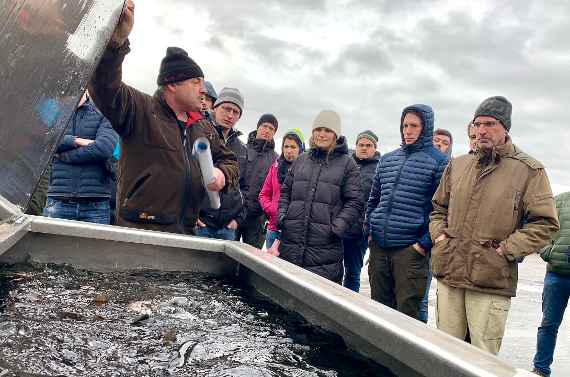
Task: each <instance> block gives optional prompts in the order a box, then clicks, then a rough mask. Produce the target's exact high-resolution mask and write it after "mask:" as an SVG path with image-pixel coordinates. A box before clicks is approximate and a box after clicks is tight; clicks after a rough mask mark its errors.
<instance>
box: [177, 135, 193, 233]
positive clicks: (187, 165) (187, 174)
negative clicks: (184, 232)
mask: <svg viewBox="0 0 570 377" xmlns="http://www.w3.org/2000/svg"><path fill="white" fill-rule="evenodd" d="M179 127H180V128H181V131H180V135H181V137H182V154H183V155H184V194H183V195H182V203H181V206H180V208H181V210H180V216H179V218H178V223H179V224H180V225H181V226H182V227H184V214H185V213H186V208H187V206H188V193H189V191H190V158H189V157H188V138H187V129H186V127H182V126H180V125H179Z"/></svg>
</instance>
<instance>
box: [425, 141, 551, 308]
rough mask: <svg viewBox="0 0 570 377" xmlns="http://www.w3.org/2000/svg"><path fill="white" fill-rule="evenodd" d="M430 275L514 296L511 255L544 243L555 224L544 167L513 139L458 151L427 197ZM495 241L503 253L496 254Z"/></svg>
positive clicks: (519, 255)
mask: <svg viewBox="0 0 570 377" xmlns="http://www.w3.org/2000/svg"><path fill="white" fill-rule="evenodd" d="M433 207H434V210H433V212H432V214H431V221H430V234H431V236H432V239H433V240H434V241H435V239H437V238H438V237H439V236H440V235H441V234H443V233H445V234H447V236H448V238H447V239H444V240H442V241H439V242H437V243H435V242H434V247H433V249H432V267H433V274H434V276H435V277H436V278H437V279H438V280H440V281H442V282H444V283H446V284H447V285H450V286H452V287H457V288H465V289H471V290H476V291H480V292H485V293H492V294H499V295H503V296H509V297H510V296H515V295H516V288H517V281H518V266H517V265H518V264H517V260H520V259H521V258H522V257H524V256H526V255H528V254H531V253H535V252H536V251H537V250H540V249H541V248H542V247H544V246H545V245H547V244H548V242H549V241H550V239H551V237H552V235H553V234H554V233H555V232H556V231H558V229H559V227H560V224H559V222H558V217H557V216H556V208H555V205H554V198H553V195H552V190H551V188H550V183H549V181H548V178H547V176H546V173H545V171H544V167H543V166H542V165H541V164H540V163H539V162H538V161H536V160H535V159H533V158H532V157H530V156H528V155H527V154H525V153H524V152H522V151H521V150H520V149H518V148H517V147H516V146H515V145H513V144H512V142H511V140H510V138H509V139H508V140H507V142H506V144H504V145H501V146H499V147H496V148H494V149H493V151H492V154H490V155H486V156H485V155H483V154H482V153H481V152H478V153H476V154H470V155H464V156H460V157H458V158H454V159H453V160H452V161H451V162H450V163H449V165H448V166H447V168H446V170H445V172H444V175H443V177H442V179H441V182H440V184H439V187H438V189H437V191H436V193H435V195H434V197H433ZM499 246H501V248H502V249H503V250H504V256H501V255H499V254H498V253H497V248H498V247H499Z"/></svg>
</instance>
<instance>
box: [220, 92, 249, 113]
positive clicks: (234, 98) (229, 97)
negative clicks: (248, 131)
mask: <svg viewBox="0 0 570 377" xmlns="http://www.w3.org/2000/svg"><path fill="white" fill-rule="evenodd" d="M226 102H229V103H233V104H234V105H236V106H237V107H239V111H240V115H241V114H243V106H244V99H243V95H242V94H241V92H240V91H239V89H236V88H223V89H222V91H221V92H220V96H219V97H218V99H217V100H216V102H215V103H214V109H215V108H216V107H218V106H220V105H221V104H222V103H226Z"/></svg>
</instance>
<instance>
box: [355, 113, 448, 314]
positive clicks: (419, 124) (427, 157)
mask: <svg viewBox="0 0 570 377" xmlns="http://www.w3.org/2000/svg"><path fill="white" fill-rule="evenodd" d="M433 129H434V115H433V110H432V109H431V107H429V106H426V105H412V106H408V107H406V108H405V109H404V110H403V112H402V118H401V122H400V134H401V137H402V146H401V147H400V148H398V149H396V150H395V151H393V152H390V153H388V154H386V155H384V156H382V158H381V159H380V161H379V162H378V167H377V169H376V173H375V176H374V181H373V183H372V190H371V192H370V198H369V200H368V206H367V210H366V228H367V231H368V233H369V237H368V240H369V243H370V265H369V267H368V274H369V277H370V288H371V293H372V299H373V300H375V301H378V302H381V303H382V304H384V305H387V306H390V307H391V308H394V309H396V310H398V311H400V312H402V313H404V314H406V315H408V316H410V317H413V318H417V316H418V310H419V305H420V301H421V299H422V297H423V296H424V293H425V289H426V284H427V273H428V263H429V259H428V256H427V255H428V253H429V252H430V250H431V246H432V243H431V239H430V234H429V227H428V225H429V215H430V212H431V210H432V207H431V199H432V196H433V194H434V192H435V190H436V189H437V187H438V185H439V180H440V178H441V176H442V174H443V171H444V169H445V167H446V165H447V162H448V158H447V156H446V155H444V154H443V153H441V152H440V151H439V150H437V149H436V148H435V147H434V146H433V141H432V138H433Z"/></svg>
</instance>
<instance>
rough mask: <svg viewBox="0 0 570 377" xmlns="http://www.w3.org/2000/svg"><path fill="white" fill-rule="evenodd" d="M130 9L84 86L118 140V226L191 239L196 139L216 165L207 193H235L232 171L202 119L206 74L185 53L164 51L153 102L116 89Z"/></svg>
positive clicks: (197, 197) (199, 194)
mask: <svg viewBox="0 0 570 377" xmlns="http://www.w3.org/2000/svg"><path fill="white" fill-rule="evenodd" d="M134 9H135V5H134V2H133V1H132V0H127V1H126V2H125V7H124V10H123V14H122V16H121V19H120V21H119V23H118V25H117V28H116V29H115V32H114V33H113V36H112V38H111V41H110V42H109V44H108V45H107V48H106V50H105V52H104V54H103V57H102V58H101V61H100V63H99V66H98V67H97V69H96V70H95V73H94V74H93V76H92V78H91V81H90V83H89V91H90V93H91V95H92V98H93V100H94V102H95V103H96V104H97V106H98V108H99V109H100V110H101V112H102V113H103V114H104V115H105V117H106V118H107V119H109V120H110V121H111V124H112V125H113V128H114V129H115V130H116V131H117V133H118V134H119V135H120V136H121V140H122V143H121V149H122V153H121V159H120V161H119V176H120V179H119V184H118V188H117V225H120V226H126V227H133V228H141V229H149V230H159V231H166V232H174V233H183V234H193V231H194V226H195V224H196V220H197V218H198V212H199V210H200V208H201V207H202V206H203V204H204V203H205V202H206V200H205V197H206V190H205V188H204V185H203V182H202V180H203V178H202V174H201V171H200V166H199V164H198V162H197V160H196V159H194V158H192V147H193V145H194V142H195V141H196V140H197V139H198V138H200V137H205V138H207V139H208V140H209V142H210V148H211V151H212V158H213V161H214V165H215V168H214V180H213V181H212V182H207V186H208V189H209V190H211V191H220V190H222V189H224V188H225V187H227V186H231V187H235V185H237V183H238V176H239V168H238V163H237V160H236V157H235V155H234V154H233V153H232V152H231V151H230V150H229V149H227V148H226V147H225V146H224V145H223V143H222V142H221V141H220V138H219V136H218V133H217V132H216V130H215V129H214V127H213V126H212V124H211V123H210V122H209V121H208V120H207V119H205V118H204V116H203V115H202V114H201V113H200V109H201V101H200V99H201V97H202V95H204V94H206V89H205V87H204V73H203V72H202V69H201V68H200V67H199V66H198V64H196V62H195V61H194V60H192V58H190V57H189V56H188V53H187V52H186V51H184V50H183V49H181V48H179V47H169V48H168V49H167V50H166V56H165V57H164V59H162V62H161V64H160V71H159V74H158V79H157V84H158V90H157V91H156V93H155V94H154V96H149V95H146V94H144V93H142V92H140V91H138V90H136V89H134V88H132V87H130V86H128V85H126V84H124V83H123V82H122V69H121V66H122V63H123V60H124V58H125V56H126V55H127V54H128V53H129V51H130V48H129V41H128V36H129V34H130V32H131V30H132V28H133V25H134Z"/></svg>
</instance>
